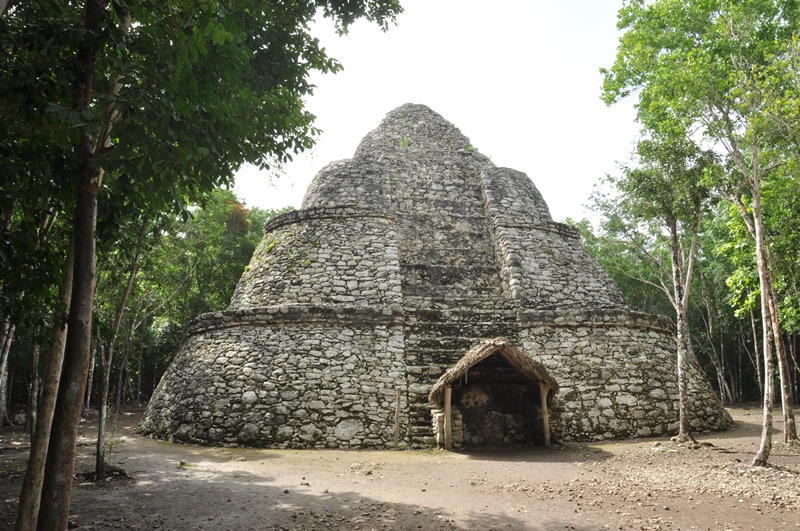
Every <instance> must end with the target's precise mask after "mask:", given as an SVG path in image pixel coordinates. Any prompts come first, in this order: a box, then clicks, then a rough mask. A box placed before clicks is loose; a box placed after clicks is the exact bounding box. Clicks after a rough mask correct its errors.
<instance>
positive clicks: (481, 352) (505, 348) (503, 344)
mask: <svg viewBox="0 0 800 531" xmlns="http://www.w3.org/2000/svg"><path fill="white" fill-rule="evenodd" d="M492 354H499V355H501V356H502V357H503V358H504V359H505V360H506V361H507V362H508V363H509V365H511V367H513V368H514V370H516V371H517V372H518V373H519V374H520V375H522V376H523V377H525V378H527V379H528V380H531V381H532V382H541V383H543V384H545V385H546V386H547V388H548V393H547V394H548V395H549V396H548V398H549V397H552V396H553V395H554V394H556V393H557V392H558V383H557V382H556V381H555V379H553V377H552V376H550V375H549V374H548V373H547V369H545V367H544V365H542V364H541V363H540V362H538V361H536V360H535V359H533V358H532V357H531V356H530V354H528V353H527V352H525V351H523V350H520V349H518V348H517V347H515V346H514V345H513V344H512V343H511V341H509V340H508V339H506V338H504V337H495V338H492V339H484V340H483V341H481V342H480V343H477V344H476V345H475V346H474V347H472V348H471V349H469V351H468V352H467V353H466V354H465V355H464V357H463V358H461V359H460V360H459V361H458V363H456V364H455V365H453V366H452V367H451V368H450V369H449V370H448V371H447V372H445V373H444V374H443V375H442V376H441V377H440V378H439V380H438V381H437V382H436V384H435V385H434V386H433V389H431V392H430V394H428V401H429V402H430V403H431V404H434V405H436V406H437V407H442V403H443V401H444V390H445V388H446V387H447V386H449V385H452V384H453V383H455V382H458V381H459V380H461V379H462V378H464V377H465V376H466V375H467V371H469V369H470V367H472V366H474V365H476V364H478V363H479V362H480V361H482V360H484V359H486V358H488V357H489V356H491V355H492Z"/></svg>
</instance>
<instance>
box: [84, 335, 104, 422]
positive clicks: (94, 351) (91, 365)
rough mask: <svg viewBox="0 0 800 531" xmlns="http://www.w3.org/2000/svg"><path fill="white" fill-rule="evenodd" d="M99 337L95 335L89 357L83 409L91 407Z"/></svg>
mask: <svg viewBox="0 0 800 531" xmlns="http://www.w3.org/2000/svg"><path fill="white" fill-rule="evenodd" d="M100 341H101V339H100V335H99V334H98V335H97V338H96V339H95V343H94V346H93V347H92V353H91V355H90V357H89V374H88V376H86V403H85V404H84V405H83V408H84V409H89V408H90V407H92V383H93V381H94V366H95V364H96V363H97V345H99V344H100Z"/></svg>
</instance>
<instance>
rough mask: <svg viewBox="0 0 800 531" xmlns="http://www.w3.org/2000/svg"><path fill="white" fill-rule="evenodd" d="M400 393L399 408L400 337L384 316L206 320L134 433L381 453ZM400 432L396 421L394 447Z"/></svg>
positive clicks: (337, 312)
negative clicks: (371, 449) (374, 449)
mask: <svg viewBox="0 0 800 531" xmlns="http://www.w3.org/2000/svg"><path fill="white" fill-rule="evenodd" d="M398 386H400V387H401V388H402V389H403V393H402V396H403V401H402V403H401V408H402V409H403V410H405V408H406V407H407V405H406V403H405V363H404V360H403V332H402V326H401V325H399V324H398V317H397V315H395V314H393V313H392V312H391V311H389V310H383V311H380V312H375V311H372V310H367V309H358V308H346V309H343V308H330V307H328V308H325V307H290V306H284V307H280V308H268V309H259V310H244V311H239V312H233V311H227V312H219V313H217V314H206V315H204V316H202V318H201V319H199V320H198V321H197V322H195V323H194V324H193V328H192V329H191V330H190V332H189V336H188V338H187V339H186V341H185V342H184V344H183V346H182V348H181V350H180V352H179V353H178V354H177V356H176V358H175V360H174V362H173V363H172V365H171V366H170V368H169V370H168V371H167V373H166V374H165V376H164V378H163V379H162V380H161V383H160V384H159V386H158V388H157V389H156V392H155V394H154V395H153V398H152V399H151V401H150V403H149V405H148V408H147V411H146V412H145V415H144V417H143V418H144V420H143V421H142V424H141V425H140V427H139V431H140V433H143V434H145V435H151V436H155V437H159V438H166V439H168V440H172V441H175V442H185V443H198V444H211V445H218V446H239V445H247V446H258V447H278V448H314V447H337V448H348V447H362V448H363V447H387V446H391V445H392V444H393V440H394V426H395V423H394V415H395V407H396V388H397V387H398ZM403 418H405V416H404V417H403ZM406 430H407V425H406V421H405V420H403V422H402V426H401V440H402V439H404V438H405V433H406Z"/></svg>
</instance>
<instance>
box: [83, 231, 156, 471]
mask: <svg viewBox="0 0 800 531" xmlns="http://www.w3.org/2000/svg"><path fill="white" fill-rule="evenodd" d="M147 225H148V221H147V216H145V218H144V219H143V220H142V227H141V229H139V239H138V242H137V247H136V255H135V256H134V258H133V264H131V270H130V273H129V274H128V283H127V284H126V285H125V291H124V292H123V294H122V300H121V301H120V303H119V307H118V308H117V314H116V316H115V317H114V325H113V327H112V330H111V338H110V339H109V341H108V346H107V347H106V353H105V355H104V356H102V361H103V374H102V375H101V376H102V380H101V383H100V389H101V390H100V418H99V420H98V430H97V454H96V460H95V471H94V472H95V479H96V480H101V479H105V477H106V452H105V444H106V419H107V414H108V388H109V384H110V380H111V362H112V360H113V358H114V346H115V344H116V341H117V334H118V333H119V328H120V325H121V324H122V316H123V315H124V314H125V308H126V307H127V306H128V299H129V298H130V295H131V291H132V290H133V283H134V281H135V280H136V274H137V272H138V271H139V260H140V259H141V257H142V250H143V249H142V248H143V246H144V236H145V233H146V232H147ZM120 392H121V390H120Z"/></svg>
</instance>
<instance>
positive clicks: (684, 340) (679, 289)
mask: <svg viewBox="0 0 800 531" xmlns="http://www.w3.org/2000/svg"><path fill="white" fill-rule="evenodd" d="M669 230H670V239H671V245H670V259H671V262H672V289H673V304H674V306H675V314H676V315H675V320H676V324H677V347H678V440H679V441H682V442H683V441H691V442H697V441H696V440H695V438H694V436H693V435H692V426H691V424H690V422H691V418H690V415H689V385H688V375H687V365H686V364H687V359H689V352H690V350H691V343H690V341H691V338H690V337H689V319H688V316H687V311H686V310H687V307H688V305H687V304H686V301H687V300H688V298H687V297H686V291H685V290H687V289H688V286H689V285H690V282H691V272H690V271H689V270H688V269H691V268H692V266H693V264H692V256H691V253H692V252H693V250H694V241H693V242H692V249H691V250H690V257H689V264H688V268H687V271H684V269H683V266H684V261H683V256H682V255H681V252H680V249H681V246H680V241H679V237H678V230H677V226H676V224H675V221H674V220H673V221H672V222H671V223H670V224H669ZM695 237H696V232H695ZM693 240H694V237H693ZM684 275H686V278H684Z"/></svg>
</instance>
